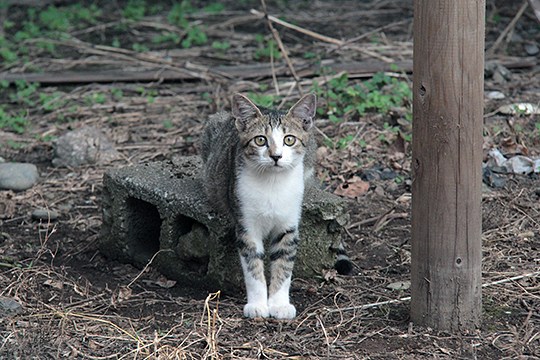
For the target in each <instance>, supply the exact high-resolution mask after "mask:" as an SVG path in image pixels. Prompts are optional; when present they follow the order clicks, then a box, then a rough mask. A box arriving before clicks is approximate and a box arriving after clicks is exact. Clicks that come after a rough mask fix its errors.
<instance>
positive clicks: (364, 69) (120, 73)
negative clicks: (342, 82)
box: [0, 60, 412, 85]
mask: <svg viewBox="0 0 540 360" xmlns="http://www.w3.org/2000/svg"><path fill="white" fill-rule="evenodd" d="M394 65H395V66H396V67H397V68H398V69H400V71H405V72H410V71H411V70H412V62H411V61H400V62H397V63H396V64H394ZM295 68H296V69H297V72H298V75H299V76H300V77H310V76H314V75H317V74H319V73H320V72H321V71H323V68H325V69H324V71H326V72H329V73H338V72H342V71H346V72H348V73H350V74H372V73H375V72H378V71H391V70H392V69H393V66H391V65H390V64H387V63H384V62H382V61H376V60H370V61H363V62H343V63H338V62H333V61H323V62H321V64H319V65H313V64H310V63H307V62H299V63H296V64H295ZM274 70H275V72H276V75H277V76H289V70H288V69H287V67H286V66H285V65H276V66H275V69H274ZM197 75H198V76H197ZM208 76H209V77H212V76H213V77H225V78H230V79H246V80H252V79H258V78H269V77H271V76H272V68H271V66H270V65H269V64H247V65H237V66H231V65H223V66H215V67H209V68H204V67H196V68H193V67H192V68H188V69H185V71H182V69H180V70H171V69H159V68H154V69H148V68H141V69H134V70H122V69H108V70H79V71H74V70H66V71H58V72H43V73H5V72H4V73H0V80H7V81H9V82H13V81H15V80H26V81H28V82H39V83H41V84H51V85H52V84H74V83H94V82H96V83H110V82H151V81H158V80H159V81H188V80H198V79H200V78H201V77H208Z"/></svg>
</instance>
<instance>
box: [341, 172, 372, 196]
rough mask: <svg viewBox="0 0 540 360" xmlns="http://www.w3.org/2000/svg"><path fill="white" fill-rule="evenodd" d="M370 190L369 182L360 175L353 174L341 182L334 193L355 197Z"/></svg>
mask: <svg viewBox="0 0 540 360" xmlns="http://www.w3.org/2000/svg"><path fill="white" fill-rule="evenodd" d="M368 190H369V182H367V181H364V180H362V179H360V178H359V177H358V176H353V177H352V178H351V179H349V180H347V181H346V182H345V183H343V184H341V185H340V186H338V187H337V189H336V190H335V191H334V194H336V195H339V196H345V197H348V198H351V199H355V198H357V197H359V196H360V195H364V194H365V193H366V192H367V191H368Z"/></svg>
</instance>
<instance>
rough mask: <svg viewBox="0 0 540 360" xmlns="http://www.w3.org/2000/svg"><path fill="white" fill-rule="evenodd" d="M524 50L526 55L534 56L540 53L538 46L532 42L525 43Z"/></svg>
mask: <svg viewBox="0 0 540 360" xmlns="http://www.w3.org/2000/svg"><path fill="white" fill-rule="evenodd" d="M525 51H526V52H527V55H530V56H535V55H538V53H540V48H539V47H538V45H536V44H534V43H529V44H525Z"/></svg>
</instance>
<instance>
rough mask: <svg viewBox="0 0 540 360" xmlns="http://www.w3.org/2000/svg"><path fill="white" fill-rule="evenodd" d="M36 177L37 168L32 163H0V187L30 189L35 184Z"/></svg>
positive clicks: (15, 189)
mask: <svg viewBox="0 0 540 360" xmlns="http://www.w3.org/2000/svg"><path fill="white" fill-rule="evenodd" d="M38 179H39V174H38V169H37V167H36V166H35V165H34V164H27V163H1V164H0V189H5V190H14V191H22V190H26V189H30V188H31V187H32V186H34V185H35V184H36V182H37V181H38Z"/></svg>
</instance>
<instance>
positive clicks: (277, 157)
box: [270, 155, 281, 164]
mask: <svg viewBox="0 0 540 360" xmlns="http://www.w3.org/2000/svg"><path fill="white" fill-rule="evenodd" d="M270 157H271V158H272V159H273V160H274V162H275V163H276V164H277V162H278V161H279V159H281V155H270Z"/></svg>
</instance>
